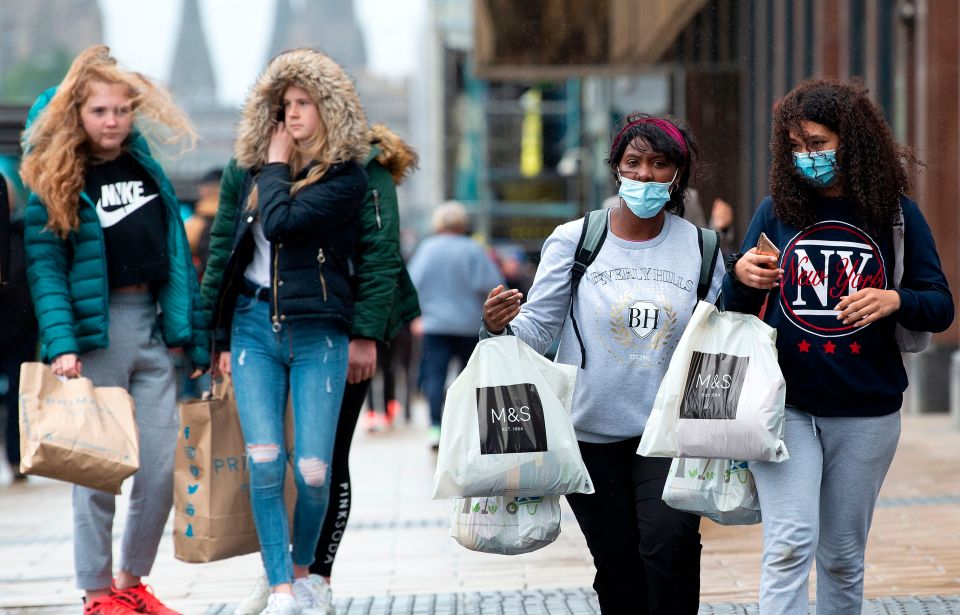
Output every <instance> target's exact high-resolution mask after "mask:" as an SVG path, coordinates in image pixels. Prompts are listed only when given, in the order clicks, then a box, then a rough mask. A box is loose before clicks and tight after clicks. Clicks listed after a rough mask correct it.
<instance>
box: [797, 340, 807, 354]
mask: <svg viewBox="0 0 960 615" xmlns="http://www.w3.org/2000/svg"><path fill="white" fill-rule="evenodd" d="M797 346H798V347H799V348H800V352H810V342H808V341H807V340H801V341H800V343H799V344H797Z"/></svg>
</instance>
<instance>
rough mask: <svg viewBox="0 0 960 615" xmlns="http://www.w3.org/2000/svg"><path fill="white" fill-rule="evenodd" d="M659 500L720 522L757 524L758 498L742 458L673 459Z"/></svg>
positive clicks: (724, 523) (725, 523)
mask: <svg viewBox="0 0 960 615" xmlns="http://www.w3.org/2000/svg"><path fill="white" fill-rule="evenodd" d="M663 501H664V502H666V503H667V505H668V506H670V507H671V508H676V509H677V510H685V511H687V512H692V513H695V514H698V515H700V516H702V517H706V518H707V519H710V520H711V521H713V522H714V523H719V524H720V525H752V524H754V523H760V497H759V496H758V495H757V487H756V485H755V484H754V482H753V474H751V473H750V468H749V467H747V462H746V461H733V460H730V459H674V460H673V463H672V464H670V474H669V475H667V483H666V485H664V487H663Z"/></svg>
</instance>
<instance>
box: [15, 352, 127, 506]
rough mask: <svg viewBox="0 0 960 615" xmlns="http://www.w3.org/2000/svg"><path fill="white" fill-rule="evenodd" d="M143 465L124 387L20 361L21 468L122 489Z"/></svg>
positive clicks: (93, 485)
mask: <svg viewBox="0 0 960 615" xmlns="http://www.w3.org/2000/svg"><path fill="white" fill-rule="evenodd" d="M139 467H140V440H139V435H138V431H137V423H136V420H135V419H134V403H133V398H132V397H130V394H129V393H127V391H126V390H125V389H123V388H120V387H95V386H93V383H92V382H90V380H89V379H88V378H69V379H63V380H61V379H60V378H59V377H57V376H56V375H55V374H54V373H53V371H52V370H51V369H50V368H49V367H48V366H46V365H44V364H43V363H24V364H23V365H22V366H21V368H20V471H21V472H23V473H24V474H33V475H36V476H46V477H48V478H56V479H58V480H63V481H67V482H70V483H75V484H77V485H83V486H85V487H90V488H93V489H100V490H102V491H108V492H110V493H120V484H121V483H122V482H123V480H124V479H125V478H127V477H128V476H130V475H131V474H133V473H134V472H136V471H137V469H138V468H139Z"/></svg>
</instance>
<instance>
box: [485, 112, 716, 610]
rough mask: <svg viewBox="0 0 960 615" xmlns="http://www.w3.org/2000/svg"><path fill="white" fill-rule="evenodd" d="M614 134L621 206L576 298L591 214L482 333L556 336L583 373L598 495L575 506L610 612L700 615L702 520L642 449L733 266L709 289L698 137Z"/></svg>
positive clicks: (492, 308) (655, 124)
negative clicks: (690, 339) (693, 188)
mask: <svg viewBox="0 0 960 615" xmlns="http://www.w3.org/2000/svg"><path fill="white" fill-rule="evenodd" d="M617 128H618V129H617V131H616V132H615V133H614V135H613V138H612V140H611V146H610V157H609V158H608V159H607V165H608V166H609V168H610V174H611V175H612V176H613V179H614V180H615V181H616V182H617V184H618V185H619V186H620V189H619V194H620V204H619V206H617V207H614V208H612V209H610V210H607V211H604V212H602V213H603V215H605V216H607V220H608V223H607V228H606V238H605V240H604V242H603V244H602V245H601V247H600V249H599V251H598V252H597V255H596V258H595V260H594V261H593V262H592V263H591V264H590V265H589V266H588V267H587V268H586V272H585V273H584V275H583V278H582V280H581V282H580V285H579V287H578V289H577V291H576V295H575V296H571V292H570V291H571V276H572V269H573V263H574V255H575V253H576V247H577V243H578V239H579V238H580V236H581V231H582V229H583V225H584V219H583V218H581V219H579V220H574V221H572V222H568V223H566V224H563V225H561V226H559V227H557V229H556V230H555V231H554V232H553V234H552V235H550V237H548V238H547V240H546V241H545V242H544V244H543V250H542V253H541V260H540V266H539V268H538V269H537V275H536V278H535V279H534V282H533V286H532V287H531V288H530V295H529V298H528V300H527V302H526V303H525V304H523V306H522V307H521V305H520V293H519V292H518V291H516V290H503V287H502V286H499V287H497V288H494V289H493V290H492V291H491V292H490V295H489V297H488V298H487V301H486V302H485V303H484V307H483V318H484V326H485V327H486V331H487V332H489V333H491V334H500V333H502V332H503V331H504V329H505V328H506V327H507V325H508V324H509V330H510V332H511V333H513V334H515V335H517V336H518V337H519V338H520V339H522V340H523V341H524V342H526V343H527V344H529V345H530V346H531V347H533V348H534V349H536V350H537V351H538V352H541V353H543V352H546V351H547V349H548V348H550V346H551V344H552V342H553V340H554V339H555V338H556V337H558V336H559V338H560V349H559V352H558V354H557V361H558V362H560V363H567V364H570V365H577V366H580V370H579V371H578V373H577V385H576V389H575V390H574V397H573V410H572V419H573V426H574V428H575V430H576V433H577V440H578V441H579V444H580V452H581V454H582V456H583V461H584V463H585V464H586V466H587V470H588V471H589V472H590V477H591V478H592V479H593V484H594V488H595V489H596V492H595V493H592V494H590V495H584V494H571V495H568V496H567V501H568V502H569V503H570V507H571V508H573V512H574V515H576V517H577V522H578V523H579V524H580V529H581V530H583V533H584V535H585V536H586V539H587V546H588V547H589V548H590V553H591V555H593V561H594V565H595V566H596V569H597V574H596V578H595V580H594V584H593V587H594V589H595V590H596V591H597V596H598V598H599V601H600V610H601V612H602V613H604V614H605V615H610V614H620V613H631V614H648V613H649V614H659V613H671V614H676V615H696V613H697V611H698V610H699V597H700V517H698V516H697V515H694V514H690V513H686V512H682V511H679V510H674V509H673V508H670V507H669V506H667V505H666V504H665V503H664V502H663V500H662V499H661V494H662V493H663V486H664V483H665V482H666V479H667V473H668V472H669V470H670V459H665V458H655V457H641V456H639V455H637V454H636V451H637V445H638V444H639V443H640V436H641V435H642V434H643V429H644V426H645V425H646V422H647V418H648V417H649V416H650V410H651V408H652V407H653V401H654V398H655V397H656V394H657V389H658V388H659V387H660V382H661V381H662V380H663V376H664V373H665V372H666V370H667V366H668V365H669V363H670V358H671V357H672V356H673V352H674V350H675V349H676V347H677V342H679V341H680V336H681V335H682V334H683V330H684V329H685V328H686V326H687V323H688V322H689V321H690V316H691V315H692V314H693V310H694V308H695V307H696V305H697V300H698V295H699V294H700V293H701V292H702V293H703V295H704V298H705V299H706V300H707V301H711V302H712V301H714V300H716V298H717V293H718V292H719V290H720V283H721V281H722V279H723V264H722V263H721V262H720V259H719V258H717V259H716V262H715V264H714V267H713V270H712V272H711V273H712V275H711V276H710V278H709V282H708V283H705V284H704V286H705V287H707V288H705V289H703V290H701V289H699V288H698V286H699V281H700V271H701V264H702V262H703V260H704V259H707V264H708V266H709V264H710V262H711V261H712V259H713V258H714V257H715V254H711V253H708V254H704V255H703V259H701V255H700V248H699V243H700V240H701V239H700V234H699V230H698V229H697V227H695V226H694V225H692V224H690V223H689V222H687V221H686V220H684V219H683V218H682V216H683V211H684V199H685V196H686V193H685V189H686V187H687V182H688V181H689V179H690V176H691V174H692V171H693V166H694V163H695V161H696V159H697V150H696V145H695V143H694V141H693V136H692V135H691V133H690V132H689V131H688V130H687V129H686V127H685V126H684V125H683V124H681V123H680V122H678V121H677V120H674V119H671V118H661V117H653V116H649V115H645V114H634V115H631V116H629V117H627V118H624V121H623V122H622V123H621V124H620V125H619V126H618V127H617ZM594 215H596V214H594ZM708 270H709V269H708ZM571 302H572V309H571ZM568 315H569V316H568ZM578 331H579V333H578ZM581 340H582V345H581Z"/></svg>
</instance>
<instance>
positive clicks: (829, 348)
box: [823, 342, 837, 354]
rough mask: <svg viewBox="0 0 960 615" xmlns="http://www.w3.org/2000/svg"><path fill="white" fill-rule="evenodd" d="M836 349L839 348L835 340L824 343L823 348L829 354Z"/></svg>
mask: <svg viewBox="0 0 960 615" xmlns="http://www.w3.org/2000/svg"><path fill="white" fill-rule="evenodd" d="M836 349H837V345H836V344H834V343H833V342H827V343H826V344H824V345H823V350H824V352H826V353H827V354H833V351H834V350H836Z"/></svg>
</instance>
